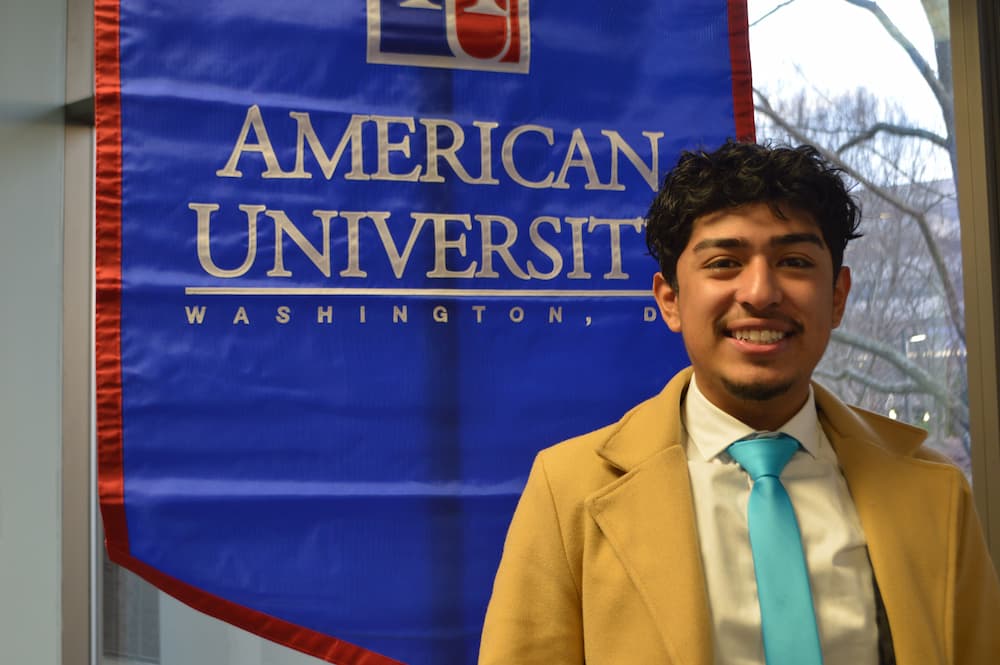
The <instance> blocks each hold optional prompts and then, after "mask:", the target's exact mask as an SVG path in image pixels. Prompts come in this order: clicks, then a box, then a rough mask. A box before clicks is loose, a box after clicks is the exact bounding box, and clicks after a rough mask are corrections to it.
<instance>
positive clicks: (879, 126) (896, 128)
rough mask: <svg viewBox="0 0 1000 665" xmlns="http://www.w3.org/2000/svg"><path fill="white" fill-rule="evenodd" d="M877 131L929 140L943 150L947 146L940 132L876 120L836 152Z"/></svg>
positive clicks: (867, 137) (857, 142)
mask: <svg viewBox="0 0 1000 665" xmlns="http://www.w3.org/2000/svg"><path fill="white" fill-rule="evenodd" d="M879 133H886V134H892V135H894V136H904V137H912V138H918V139H924V140H926V141H930V142H931V143H933V144H934V145H936V146H938V147H941V148H944V149H945V150H948V147H949V146H948V139H947V138H946V137H944V136H941V135H940V134H936V133H935V132H932V131H929V130H926V129H921V128H920V127H904V126H902V125H894V124H890V123H888V122H877V123H875V124H874V125H872V126H871V127H868V128H867V129H865V130H863V131H861V132H858V133H857V134H856V135H855V136H852V137H851V138H850V140H848V141H847V142H846V143H844V144H843V145H841V146H840V147H839V148H837V154H838V155H839V154H841V153H843V152H845V151H846V150H849V149H851V148H853V147H854V146H856V145H859V144H861V143H864V142H865V141H869V140H871V139H873V138H875V137H876V136H877V135H878V134H879Z"/></svg>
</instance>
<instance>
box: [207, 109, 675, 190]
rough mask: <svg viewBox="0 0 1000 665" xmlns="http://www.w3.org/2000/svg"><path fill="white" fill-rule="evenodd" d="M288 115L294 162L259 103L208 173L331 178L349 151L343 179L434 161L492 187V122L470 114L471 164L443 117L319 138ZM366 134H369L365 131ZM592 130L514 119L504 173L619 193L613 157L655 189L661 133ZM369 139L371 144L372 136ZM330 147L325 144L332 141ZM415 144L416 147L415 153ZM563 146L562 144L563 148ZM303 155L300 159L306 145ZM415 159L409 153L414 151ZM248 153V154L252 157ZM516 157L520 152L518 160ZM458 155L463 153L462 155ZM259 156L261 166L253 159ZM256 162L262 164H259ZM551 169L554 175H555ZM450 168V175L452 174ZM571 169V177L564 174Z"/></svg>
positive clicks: (397, 119)
mask: <svg viewBox="0 0 1000 665" xmlns="http://www.w3.org/2000/svg"><path fill="white" fill-rule="evenodd" d="M288 116H289V117H290V118H291V119H292V120H293V121H295V164H294V166H293V167H292V168H291V170H286V169H284V168H282V166H281V163H280V162H279V161H278V154H279V153H280V152H283V151H282V150H280V149H279V148H283V147H284V146H277V148H276V146H275V144H274V142H273V141H272V139H271V135H270V134H269V133H268V130H267V126H266V124H265V122H264V117H263V115H262V113H261V110H260V107H259V106H258V105H256V104H254V105H253V106H251V107H249V108H248V109H247V112H246V115H245V116H244V119H243V126H242V127H241V128H240V131H239V133H238V134H237V136H236V140H235V142H234V144H233V149H232V151H230V153H229V156H228V158H227V159H226V162H225V165H224V166H223V167H222V168H221V169H219V170H217V171H216V172H215V174H216V175H217V176H218V177H220V178H243V177H249V176H245V174H244V171H243V170H242V169H244V168H250V166H247V165H248V164H249V165H251V166H252V167H253V169H254V170H253V172H251V174H250V175H251V176H259V177H260V178H264V179H309V178H312V177H313V172H312V170H311V169H315V168H316V167H318V170H319V173H321V174H322V175H323V177H324V178H326V179H327V180H331V179H332V178H333V177H334V175H336V174H337V172H338V167H340V166H341V161H342V160H343V159H344V157H345V155H346V154H347V153H350V162H349V163H350V168H349V169H347V170H346V172H345V168H346V167H344V168H340V172H341V173H342V174H343V175H342V177H343V178H344V179H345V180H386V181H404V182H420V183H442V182H445V181H446V179H447V178H446V176H445V173H446V171H443V170H442V169H441V164H442V162H443V163H444V164H447V165H448V167H449V168H450V173H449V176H448V177H455V178H457V179H458V180H460V181H461V182H464V183H466V184H469V185H498V184H500V180H499V179H498V178H497V177H496V176H495V175H494V164H493V155H494V153H495V152H496V151H495V150H494V146H495V141H496V140H497V139H496V137H495V135H496V134H497V132H495V131H494V130H497V129H499V127H500V124H499V123H498V122H495V121H487V120H476V121H474V122H472V125H471V127H472V129H473V130H474V131H469V132H468V133H469V134H470V135H472V136H475V137H476V138H474V139H473V140H475V141H478V143H479V149H478V150H472V149H470V150H468V151H467V154H468V155H472V159H474V160H478V163H475V164H470V163H467V162H463V161H462V157H460V155H459V151H460V149H461V148H462V147H463V146H464V145H465V144H466V142H467V140H468V137H467V135H466V131H467V130H466V128H465V127H463V126H462V125H460V124H459V123H457V122H455V121H454V120H451V119H448V118H416V117H412V116H383V115H364V114H354V115H352V116H351V118H350V120H349V121H348V123H347V126H346V127H345V128H344V129H343V130H341V132H340V135H339V136H332V137H331V136H327V135H325V134H324V136H322V137H321V136H320V135H319V134H318V133H317V132H316V129H315V126H314V125H313V122H312V118H311V116H310V115H309V113H305V112H301V111H290V112H289V113H288ZM373 134H374V136H373ZM599 134H600V136H589V137H588V136H587V135H586V134H584V131H583V129H581V128H579V127H577V128H574V129H573V130H572V131H571V132H570V134H569V137H568V139H566V140H560V141H556V132H555V129H553V128H552V127H546V126H544V125H537V124H525V125H517V126H515V127H513V128H511V129H510V130H509V131H507V132H506V133H505V134H504V136H503V140H502V141H501V142H500V146H501V149H500V166H501V167H502V169H503V173H504V174H505V175H506V176H507V178H508V179H509V180H510V181H511V182H514V183H516V184H518V185H520V186H521V187H524V188H527V189H569V188H570V187H572V186H573V184H572V182H571V181H573V180H574V179H575V181H576V182H583V188H584V189H587V190H610V191H624V190H625V189H626V185H625V184H624V183H623V182H622V178H621V171H620V167H621V163H622V160H621V156H622V155H624V157H625V160H626V161H628V163H629V164H631V165H632V168H633V169H634V170H635V173H636V175H638V176H639V178H641V179H642V180H643V181H644V182H645V183H646V185H647V186H648V187H649V189H650V190H651V191H653V192H655V191H657V188H658V187H659V184H660V143H659V141H660V139H661V138H663V135H664V133H663V132H653V131H643V132H641V134H642V136H643V137H644V138H645V139H646V142H647V143H648V149H647V150H645V151H640V150H637V149H636V148H635V147H633V146H632V145H631V144H629V143H628V142H627V141H626V140H625V139H624V138H623V137H622V135H621V133H620V132H618V131H615V130H610V129H601V130H600V132H599ZM373 141H374V145H373V146H372V142H373ZM598 142H600V143H601V144H603V148H604V149H603V150H601V151H600V153H598V154H600V155H601V156H602V157H604V160H603V161H602V162H600V163H599V162H598V161H597V160H596V159H595V153H594V150H593V146H594V145H597V143H598ZM334 144H335V147H334V148H333V150H332V152H328V151H327V148H326V147H325V146H328V145H334ZM417 144H419V145H420V146H421V147H422V150H419V151H415V147H416V145H417ZM368 146H370V149H371V148H374V150H375V155H376V159H375V163H376V169H375V171H373V172H368V171H366V170H365V159H364V155H365V148H366V147H368ZM563 146H565V147H563ZM307 148H308V153H309V154H310V155H311V159H307V150H306V149H307ZM415 152H416V153H417V154H418V155H419V158H415V157H414V153H415ZM254 155H256V159H254V157H253V156H254ZM519 156H520V158H519ZM466 159H467V160H468V159H470V158H469V157H466ZM261 161H262V162H263V163H262V164H261V163H260V162H261ZM261 167H263V168H261ZM556 169H558V175H556ZM451 174H454V175H453V176H452V175H451ZM571 175H573V176H574V178H571V177H570V176H571Z"/></svg>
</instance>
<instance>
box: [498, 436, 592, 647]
mask: <svg viewBox="0 0 1000 665" xmlns="http://www.w3.org/2000/svg"><path fill="white" fill-rule="evenodd" d="M556 505H557V504H556V501H555V500H554V497H553V493H552V488H551V486H550V484H549V478H548V475H547V474H546V471H545V461H544V453H543V454H542V455H539V456H538V457H537V458H536V459H535V463H534V465H533V467H532V469H531V473H530V475H529V476H528V482H527V485H526V486H525V488H524V492H523V493H522V494H521V499H520V501H519V502H518V505H517V509H516V510H515V512H514V518H513V520H512V521H511V525H510V529H509V530H508V532H507V540H506V542H505V544H504V550H503V557H502V559H501V561H500V567H499V569H498V570H497V575H496V580H495V581H494V583H493V595H492V597H491V598H490V603H489V608H488V609H487V611H486V623H485V625H484V627H483V635H482V642H481V644H480V651H479V665H512V664H516V665H583V663H584V655H583V620H582V607H581V601H580V591H579V588H578V583H577V581H576V580H575V579H574V577H573V574H572V572H571V567H570V563H569V557H568V554H567V551H566V547H565V544H564V540H563V537H562V530H561V529H560V515H559V512H558V511H557V508H556Z"/></svg>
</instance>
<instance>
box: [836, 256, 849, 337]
mask: <svg viewBox="0 0 1000 665" xmlns="http://www.w3.org/2000/svg"><path fill="white" fill-rule="evenodd" d="M850 292H851V269H850V268H848V267H847V266H844V267H842V268H841V269H840V274H838V275H837V279H836V280H835V281H834V283H833V327H834V328H836V327H837V326H839V325H840V320H841V319H842V318H843V317H844V308H845V307H846V306H847V294H848V293H850Z"/></svg>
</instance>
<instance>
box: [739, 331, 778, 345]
mask: <svg viewBox="0 0 1000 665" xmlns="http://www.w3.org/2000/svg"><path fill="white" fill-rule="evenodd" d="M733 337H735V338H736V339H738V340H740V341H742V342H750V343H751V344H774V343H775V342H777V341H779V340H781V339H784V337H785V333H783V332H780V331H778V330H737V331H735V332H733Z"/></svg>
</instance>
